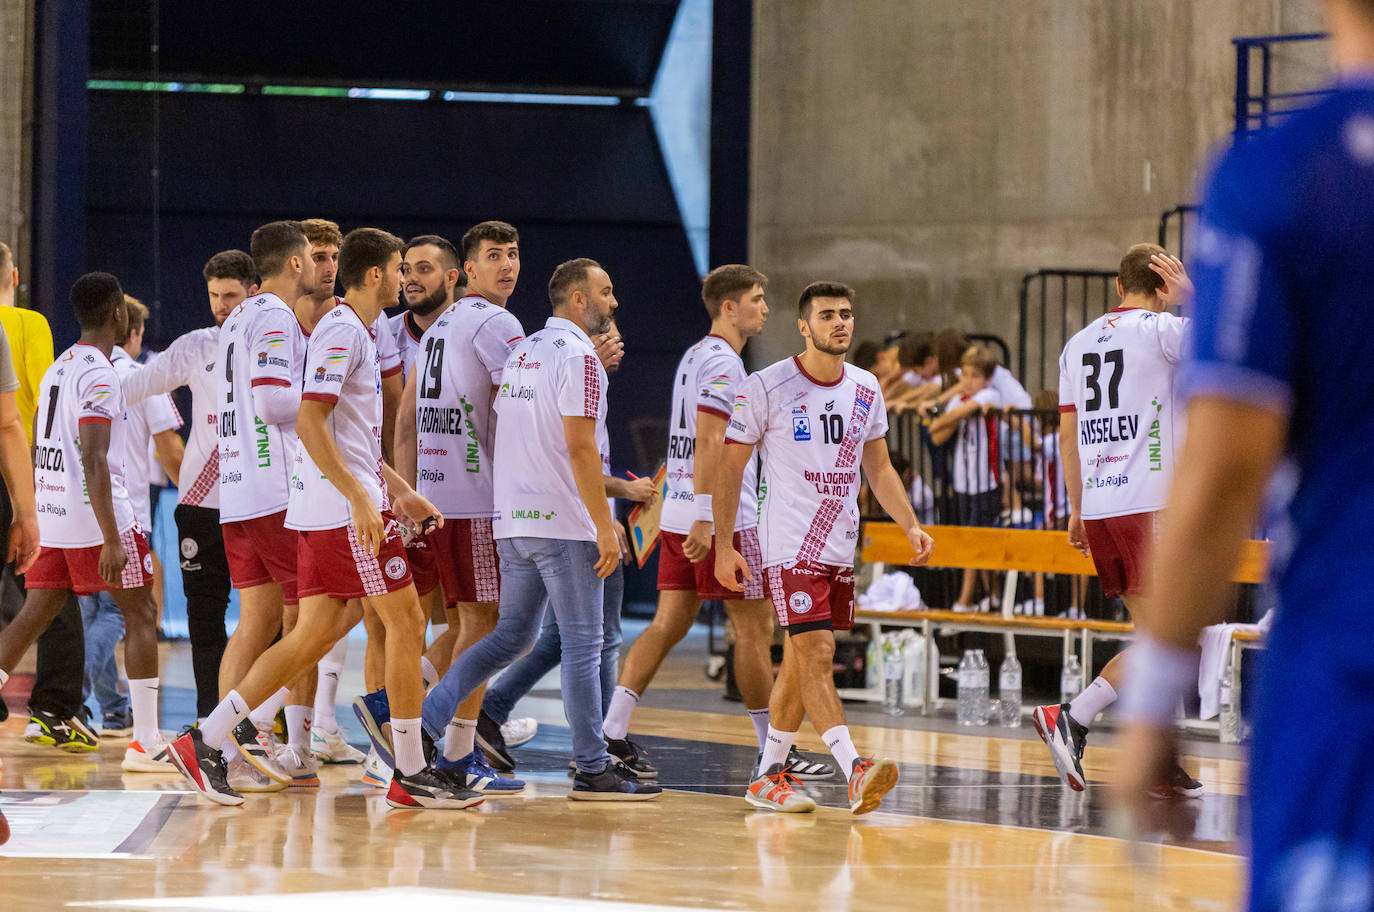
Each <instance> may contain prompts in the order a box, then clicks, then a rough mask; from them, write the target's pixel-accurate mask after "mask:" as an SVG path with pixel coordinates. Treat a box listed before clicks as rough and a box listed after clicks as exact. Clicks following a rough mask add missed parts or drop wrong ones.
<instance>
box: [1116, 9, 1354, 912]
mask: <svg viewBox="0 0 1374 912" xmlns="http://www.w3.org/2000/svg"><path fill="white" fill-rule="evenodd" d="M1324 6H1325V10H1326V14H1327V19H1328V22H1329V24H1330V26H1331V37H1332V50H1333V54H1334V58H1335V63H1336V67H1337V69H1338V71H1339V72H1340V82H1339V83H1338V85H1337V86H1336V87H1335V89H1334V91H1333V92H1332V93H1331V94H1330V95H1329V96H1328V97H1326V98H1325V99H1323V100H1321V101H1320V102H1318V103H1317V104H1316V105H1315V106H1314V107H1313V108H1311V109H1310V110H1308V111H1306V112H1303V113H1300V114H1297V115H1295V116H1293V117H1292V119H1291V120H1289V121H1288V122H1287V123H1286V124H1285V125H1283V126H1281V127H1279V128H1277V129H1275V130H1274V131H1273V132H1272V133H1268V134H1265V135H1262V136H1259V137H1256V138H1254V139H1251V140H1249V141H1248V142H1247V143H1246V144H1245V145H1241V146H1237V147H1236V148H1234V149H1232V150H1231V151H1229V152H1228V153H1227V154H1226V155H1225V156H1224V157H1223V158H1222V160H1221V162H1220V164H1219V165H1218V166H1217V167H1216V170H1215V172H1214V173H1213V175H1212V177H1211V180H1210V182H1209V186H1208V189H1207V193H1206V196H1205V197H1204V203H1203V207H1202V223H1201V227H1200V229H1199V231H1198V238H1197V243H1196V247H1195V250H1194V261H1193V263H1192V264H1191V272H1192V274H1193V278H1194V281H1195V283H1196V302H1197V303H1196V311H1195V314H1196V328H1195V340H1194V345H1193V346H1192V348H1193V351H1192V354H1191V356H1190V357H1189V358H1188V359H1187V361H1186V362H1185V368H1184V371H1185V373H1184V379H1183V385H1184V389H1185V391H1186V394H1187V395H1188V397H1189V402H1188V411H1187V421H1188V433H1187V440H1186V442H1185V444H1184V454H1183V457H1182V458H1181V459H1180V460H1179V466H1180V471H1179V473H1178V475H1177V476H1176V478H1175V481H1174V487H1173V491H1172V493H1171V496H1170V499H1169V505H1168V508H1167V510H1166V512H1165V520H1164V530H1163V533H1162V536H1161V539H1160V541H1159V546H1158V553H1157V556H1156V560H1155V567H1156V568H1158V570H1159V572H1158V573H1157V574H1156V576H1155V579H1154V582H1153V585H1152V587H1151V588H1150V590H1149V592H1148V599H1149V602H1148V605H1149V610H1148V611H1142V612H1141V615H1140V617H1139V618H1138V619H1137V622H1138V624H1139V627H1140V630H1141V631H1142V634H1143V635H1142V637H1141V640H1140V642H1139V644H1138V647H1137V651H1136V655H1135V656H1134V657H1133V659H1132V661H1131V663H1130V665H1129V667H1128V669H1127V677H1126V682H1125V690H1124V691H1123V694H1122V703H1123V710H1124V714H1125V716H1126V718H1127V719H1128V720H1129V724H1128V725H1127V727H1126V728H1125V729H1124V731H1123V732H1122V735H1121V739H1120V741H1119V743H1118V747H1119V751H1118V753H1119V756H1120V758H1121V761H1122V767H1121V771H1120V775H1119V778H1118V782H1117V786H1116V787H1117V790H1118V794H1119V797H1120V800H1122V801H1123V802H1124V803H1126V804H1127V805H1128V806H1130V808H1131V809H1132V811H1134V813H1135V816H1136V817H1137V819H1138V820H1141V821H1144V820H1145V819H1146V818H1147V817H1148V815H1149V811H1150V810H1151V809H1150V807H1149V804H1148V800H1147V799H1143V798H1142V797H1141V795H1142V794H1143V789H1144V787H1145V786H1146V785H1147V784H1148V783H1149V782H1150V781H1152V780H1153V778H1154V777H1155V776H1157V775H1158V774H1159V772H1160V771H1161V770H1164V769H1166V768H1167V764H1170V763H1172V762H1173V754H1174V743H1173V741H1172V738H1171V736H1170V734H1169V731H1170V722H1171V721H1172V718H1173V712H1174V708H1175V707H1176V706H1177V702H1178V696H1179V695H1180V694H1181V693H1182V692H1183V690H1184V688H1185V687H1188V686H1189V685H1190V683H1191V679H1192V676H1193V674H1194V669H1195V660H1194V655H1195V653H1194V651H1193V650H1194V648H1195V644H1196V643H1197V638H1198V633H1199V631H1200V630H1201V629H1202V627H1203V626H1204V625H1205V624H1209V623H1212V622H1213V621H1215V620H1219V619H1220V615H1221V609H1222V606H1223V605H1224V603H1225V602H1226V601H1227V599H1226V595H1227V591H1228V590H1229V588H1230V583H1229V580H1230V579H1231V570H1232V568H1234V567H1235V565H1236V563H1237V558H1238V556H1239V553H1240V546H1241V542H1242V540H1243V539H1244V538H1246V537H1247V536H1248V535H1249V534H1250V533H1251V532H1252V531H1253V529H1254V528H1255V525H1256V522H1257V521H1258V520H1259V517H1260V507H1261V501H1262V500H1264V498H1265V493H1266V488H1268V493H1269V495H1270V500H1271V501H1272V502H1271V503H1270V504H1269V507H1270V508H1271V511H1272V516H1273V518H1272V520H1271V521H1270V522H1269V523H1268V526H1269V528H1271V529H1273V530H1274V531H1275V541H1274V546H1273V559H1272V560H1273V566H1272V568H1271V571H1270V578H1271V581H1272V583H1271V585H1272V589H1273V591H1272V595H1273V596H1274V598H1275V601H1276V602H1277V609H1278V610H1277V614H1276V617H1277V620H1276V621H1275V623H1274V626H1273V629H1272V632H1271V633H1270V635H1269V648H1268V653H1267V655H1266V656H1265V663H1264V667H1263V677H1262V682H1261V684H1260V687H1259V688H1258V694H1257V701H1256V702H1257V706H1256V707H1255V713H1254V717H1255V718H1254V721H1255V732H1254V742H1253V744H1252V745H1251V766H1250V787H1249V794H1250V800H1251V803H1252V807H1253V811H1252V813H1251V832H1250V843H1251V851H1252V853H1253V858H1252V870H1251V877H1250V898H1249V908H1250V909H1253V910H1265V912H1268V910H1278V909H1310V910H1336V909H1339V910H1352V912H1353V910H1366V909H1370V908H1374V824H1371V820H1372V819H1374V814H1371V811H1374V795H1372V792H1371V782H1370V770H1371V767H1370V763H1371V761H1370V757H1371V755H1374V701H1371V699H1370V697H1369V680H1370V678H1371V676H1372V675H1374V651H1372V650H1371V649H1370V648H1369V632H1368V631H1369V607H1368V596H1367V594H1366V589H1367V586H1368V580H1369V578H1370V576H1371V573H1372V572H1374V549H1371V547H1370V542H1371V540H1374V511H1372V510H1371V509H1370V504H1371V503H1374V476H1371V474H1370V471H1369V468H1370V466H1371V465H1374V412H1371V410H1370V408H1369V403H1370V401H1371V400H1374V375H1371V373H1370V371H1369V364H1370V363H1371V362H1374V336H1371V335H1370V334H1369V333H1368V332H1363V331H1361V330H1362V327H1364V326H1366V325H1367V324H1368V320H1369V313H1370V294H1371V292H1370V289H1371V288H1374V256H1371V251H1374V0H1325V3H1324ZM1271 479H1272V480H1273V481H1274V482H1275V483H1274V484H1273V485H1272V487H1268V486H1269V483H1270V481H1271ZM1155 810H1156V811H1157V810H1159V809H1158V808H1155Z"/></svg>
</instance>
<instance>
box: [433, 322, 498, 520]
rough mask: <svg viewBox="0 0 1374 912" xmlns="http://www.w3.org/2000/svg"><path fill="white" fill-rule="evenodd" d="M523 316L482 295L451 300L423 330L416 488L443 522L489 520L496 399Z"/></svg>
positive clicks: (491, 511)
mask: <svg viewBox="0 0 1374 912" xmlns="http://www.w3.org/2000/svg"><path fill="white" fill-rule="evenodd" d="M524 338H525V330H524V329H523V328H521V326H520V321H519V320H517V319H516V318H515V315H514V314H512V313H511V312H510V311H508V310H506V308H504V307H501V306H500V305H498V304H493V303H491V302H490V301H488V300H487V299H486V298H483V297H481V296H480V295H467V296H466V297H464V298H461V299H460V300H459V301H458V302H457V303H455V304H453V305H451V306H450V307H449V308H448V309H447V310H445V311H444V312H443V314H441V315H440V317H439V319H437V320H435V321H434V325H432V326H430V328H429V329H428V330H426V331H425V334H424V336H423V337H422V338H421V340H420V355H419V360H418V361H417V362H416V363H417V364H418V365H419V371H420V375H419V377H418V378H417V381H416V387H415V429H416V435H415V450H416V484H415V490H416V491H418V492H419V493H420V494H421V495H423V496H424V497H425V498H427V499H428V500H429V502H430V503H432V504H434V506H435V507H436V508H437V509H438V510H439V512H440V513H442V514H443V515H444V518H445V519H477V518H482V519H489V518H491V516H492V515H493V514H494V513H495V510H494V508H493V506H492V486H491V485H492V474H491V470H492V455H493V453H492V444H493V432H494V430H495V422H494V421H493V420H492V417H493V415H492V402H493V401H494V399H495V395H494V393H495V390H496V387H497V386H499V385H500V383H501V373H502V371H503V370H505V367H506V359H507V357H509V355H510V352H511V349H512V348H514V347H515V345H516V343H517V342H519V341H520V340H522V339H524Z"/></svg>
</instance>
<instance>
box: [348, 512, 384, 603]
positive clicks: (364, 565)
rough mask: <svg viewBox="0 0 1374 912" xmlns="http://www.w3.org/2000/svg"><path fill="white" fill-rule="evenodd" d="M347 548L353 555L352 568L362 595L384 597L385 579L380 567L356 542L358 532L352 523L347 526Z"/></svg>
mask: <svg viewBox="0 0 1374 912" xmlns="http://www.w3.org/2000/svg"><path fill="white" fill-rule="evenodd" d="M348 548H349V550H350V551H351V552H352V553H353V566H354V567H356V568H357V570H358V579H359V580H361V581H362V584H363V594H364V595H386V577H385V576H383V575H382V565H381V564H379V563H377V558H375V557H373V556H372V555H371V554H368V553H367V549H366V548H364V547H363V546H362V542H360V541H358V530H357V529H356V528H354V526H353V524H352V523H349V524H348Z"/></svg>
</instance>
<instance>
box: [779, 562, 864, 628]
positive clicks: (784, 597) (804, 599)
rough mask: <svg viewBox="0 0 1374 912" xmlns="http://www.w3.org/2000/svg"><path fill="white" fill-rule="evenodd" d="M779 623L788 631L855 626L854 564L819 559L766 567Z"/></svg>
mask: <svg viewBox="0 0 1374 912" xmlns="http://www.w3.org/2000/svg"><path fill="white" fill-rule="evenodd" d="M765 578H766V579H767V581H768V597H769V598H771V599H772V600H773V610H774V611H776V612H777V615H778V624H779V625H780V626H782V627H785V628H787V629H788V632H789V633H805V632H806V631H808V630H848V629H849V628H851V627H853V626H854V568H853V567H835V566H831V565H830V564H822V563H818V562H817V561H797V562H795V563H791V564H774V565H773V566H771V567H769V568H768V569H767V570H766V571H765Z"/></svg>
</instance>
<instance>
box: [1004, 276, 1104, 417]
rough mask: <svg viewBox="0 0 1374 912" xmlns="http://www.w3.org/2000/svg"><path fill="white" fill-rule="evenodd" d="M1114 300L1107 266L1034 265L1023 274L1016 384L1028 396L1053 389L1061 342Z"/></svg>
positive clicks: (1057, 381)
mask: <svg viewBox="0 0 1374 912" xmlns="http://www.w3.org/2000/svg"><path fill="white" fill-rule="evenodd" d="M1115 301H1116V272H1115V271H1113V270H1104V269H1040V270H1037V271H1035V272H1032V273H1028V274H1027V275H1025V276H1023V277H1022V279H1021V298H1020V325H1019V326H1018V329H1017V333H1018V340H1017V351H1016V359H1017V360H1016V375H1017V377H1018V378H1019V379H1020V380H1021V385H1022V386H1024V387H1025V388H1026V389H1027V390H1029V391H1030V392H1031V394H1032V395H1034V393H1035V392H1036V391H1037V390H1041V389H1057V388H1058V384H1059V354H1060V352H1062V351H1063V350H1064V345H1065V343H1067V342H1068V341H1069V339H1071V338H1072V337H1073V334H1074V333H1076V332H1078V331H1079V330H1080V329H1082V328H1083V327H1084V326H1086V325H1088V323H1090V322H1091V321H1092V320H1094V319H1096V318H1097V317H1098V316H1100V315H1102V314H1104V313H1106V312H1107V311H1109V310H1111V309H1112V307H1114V306H1115Z"/></svg>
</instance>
